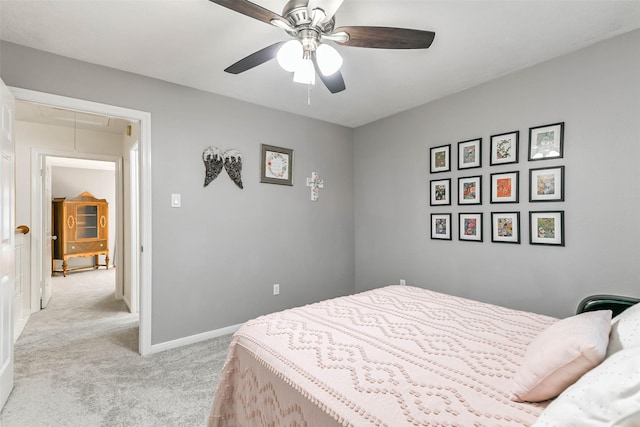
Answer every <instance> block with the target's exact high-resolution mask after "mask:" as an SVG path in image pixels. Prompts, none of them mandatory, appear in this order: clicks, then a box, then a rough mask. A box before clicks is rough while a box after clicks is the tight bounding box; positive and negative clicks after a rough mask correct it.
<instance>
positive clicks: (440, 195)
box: [429, 178, 451, 206]
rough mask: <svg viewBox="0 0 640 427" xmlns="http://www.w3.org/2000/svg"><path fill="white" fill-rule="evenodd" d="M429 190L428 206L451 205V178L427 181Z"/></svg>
mask: <svg viewBox="0 0 640 427" xmlns="http://www.w3.org/2000/svg"><path fill="white" fill-rule="evenodd" d="M429 189H430V190H429V193H430V198H429V205H430V206H448V205H451V178H445V179H432V180H431V181H429Z"/></svg>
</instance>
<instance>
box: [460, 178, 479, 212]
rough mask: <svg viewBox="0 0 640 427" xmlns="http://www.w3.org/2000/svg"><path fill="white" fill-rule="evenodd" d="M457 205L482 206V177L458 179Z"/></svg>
mask: <svg viewBox="0 0 640 427" xmlns="http://www.w3.org/2000/svg"><path fill="white" fill-rule="evenodd" d="M458 204H459V205H481V204H482V176H480V175H478V176H467V177H464V178H458Z"/></svg>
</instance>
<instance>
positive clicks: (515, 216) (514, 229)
mask: <svg viewBox="0 0 640 427" xmlns="http://www.w3.org/2000/svg"><path fill="white" fill-rule="evenodd" d="M491 241H492V242H494V243H514V244H520V212H491Z"/></svg>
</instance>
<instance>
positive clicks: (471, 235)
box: [458, 213, 482, 242]
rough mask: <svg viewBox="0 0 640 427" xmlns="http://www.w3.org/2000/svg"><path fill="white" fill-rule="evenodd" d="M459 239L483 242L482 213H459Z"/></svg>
mask: <svg viewBox="0 0 640 427" xmlns="http://www.w3.org/2000/svg"><path fill="white" fill-rule="evenodd" d="M458 224H459V225H460V229H459V233H458V239H459V240H468V241H471V242H482V213H459V214H458Z"/></svg>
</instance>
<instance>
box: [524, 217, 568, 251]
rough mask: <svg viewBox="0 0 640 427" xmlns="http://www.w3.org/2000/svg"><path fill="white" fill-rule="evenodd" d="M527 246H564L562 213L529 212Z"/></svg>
mask: <svg viewBox="0 0 640 427" xmlns="http://www.w3.org/2000/svg"><path fill="white" fill-rule="evenodd" d="M529 244H531V245H551V246H564V244H565V243H564V211H562V210H560V211H529Z"/></svg>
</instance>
